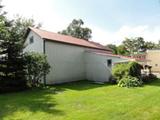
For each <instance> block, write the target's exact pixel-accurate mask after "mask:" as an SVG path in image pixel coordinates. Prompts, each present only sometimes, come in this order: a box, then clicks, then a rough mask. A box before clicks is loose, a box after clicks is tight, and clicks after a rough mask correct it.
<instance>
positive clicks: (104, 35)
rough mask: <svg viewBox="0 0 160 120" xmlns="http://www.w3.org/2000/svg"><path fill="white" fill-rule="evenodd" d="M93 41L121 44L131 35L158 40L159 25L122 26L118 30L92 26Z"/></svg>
mask: <svg viewBox="0 0 160 120" xmlns="http://www.w3.org/2000/svg"><path fill="white" fill-rule="evenodd" d="M92 32H93V35H92V36H93V38H92V40H93V41H96V42H100V43H101V44H103V45H106V44H117V45H119V44H121V42H122V41H123V40H124V39H125V38H126V37H128V38H131V37H143V38H144V40H145V41H152V42H158V40H160V26H154V27H151V26H148V25H139V26H126V25H124V26H122V27H121V28H119V29H118V30H116V31H114V32H111V31H110V30H104V29H101V28H98V27H95V26H92Z"/></svg>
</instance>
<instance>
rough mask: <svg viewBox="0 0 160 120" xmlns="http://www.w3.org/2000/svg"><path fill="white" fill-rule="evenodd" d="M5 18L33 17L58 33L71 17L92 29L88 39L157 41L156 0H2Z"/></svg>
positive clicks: (159, 3) (159, 13)
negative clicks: (133, 38) (140, 38)
mask: <svg viewBox="0 0 160 120" xmlns="http://www.w3.org/2000/svg"><path fill="white" fill-rule="evenodd" d="M2 4H3V5H4V6H5V7H4V10H5V11H7V12H8V17H9V18H14V17H15V16H16V15H17V14H19V15H20V16H23V17H26V18H33V19H34V20H35V21H36V22H37V23H41V24H42V29H45V30H48V31H52V32H58V31H61V30H63V29H65V28H66V27H67V26H68V24H69V23H71V21H72V20H73V19H82V20H83V21H84V23H85V25H84V27H89V28H90V29H91V30H92V38H91V40H92V41H95V42H99V43H101V44H103V45H106V44H116V45H119V44H121V42H122V41H123V40H124V39H125V38H126V37H128V38H131V37H143V38H144V40H145V41H152V42H158V41H159V40H160V0H2Z"/></svg>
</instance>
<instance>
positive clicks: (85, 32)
mask: <svg viewBox="0 0 160 120" xmlns="http://www.w3.org/2000/svg"><path fill="white" fill-rule="evenodd" d="M83 25H84V22H83V21H82V20H81V19H79V20H76V19H74V20H73V21H72V23H70V24H69V26H68V27H67V29H65V30H62V31H61V32H58V33H60V34H64V35H70V36H73V37H76V38H80V39H84V40H89V39H90V38H91V33H92V31H91V29H89V28H87V27H85V28H84V27H82V26H83Z"/></svg>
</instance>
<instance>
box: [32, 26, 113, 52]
mask: <svg viewBox="0 0 160 120" xmlns="http://www.w3.org/2000/svg"><path fill="white" fill-rule="evenodd" d="M29 29H30V30H32V31H34V32H35V33H36V34H38V35H39V36H40V37H41V38H43V39H47V40H51V41H55V42H61V43H67V44H72V45H77V46H83V47H89V48H94V49H100V50H105V51H111V50H110V49H105V48H104V47H102V46H100V45H96V44H93V43H91V41H86V40H84V39H80V38H75V37H72V36H68V35H62V34H58V33H54V32H50V31H47V30H42V29H38V28H33V27H29Z"/></svg>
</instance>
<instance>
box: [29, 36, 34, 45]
mask: <svg viewBox="0 0 160 120" xmlns="http://www.w3.org/2000/svg"><path fill="white" fill-rule="evenodd" d="M33 42H34V38H33V36H31V37H30V38H29V43H30V44H32V43H33Z"/></svg>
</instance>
